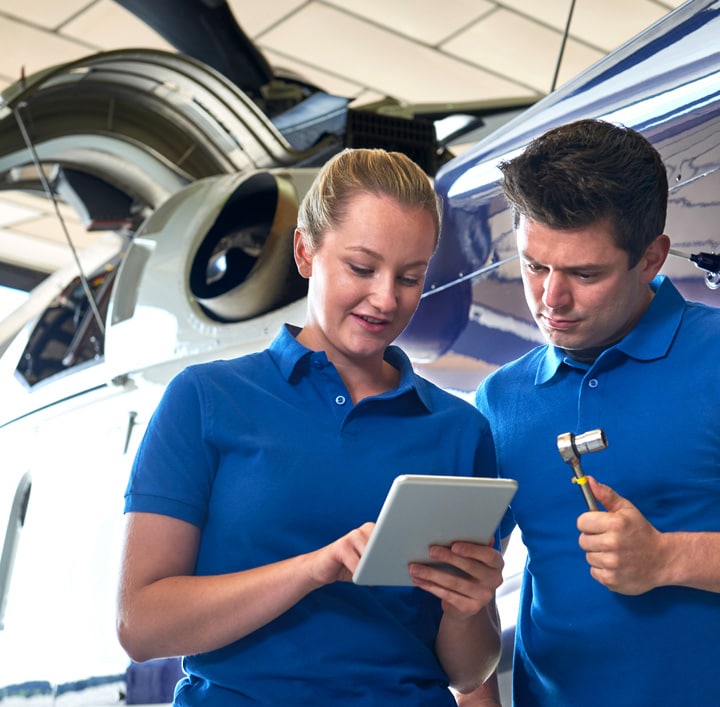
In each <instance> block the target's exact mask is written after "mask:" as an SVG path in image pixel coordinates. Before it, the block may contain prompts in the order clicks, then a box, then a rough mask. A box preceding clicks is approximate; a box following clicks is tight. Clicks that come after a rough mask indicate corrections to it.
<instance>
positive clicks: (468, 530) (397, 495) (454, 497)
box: [352, 474, 518, 586]
mask: <svg viewBox="0 0 720 707" xmlns="http://www.w3.org/2000/svg"><path fill="white" fill-rule="evenodd" d="M517 486H518V485H517V482H516V481H514V480H512V479H498V478H494V477H479V476H441V475H437V476H434V475H424V474H402V475H400V476H398V477H396V478H395V480H394V481H393V483H392V486H391V487H390V490H389V491H388V494H387V497H386V498H385V502H384V503H383V506H382V508H381V510H380V514H379V515H378V518H377V521H376V524H375V528H374V529H373V532H372V534H371V535H370V539H369V540H368V544H367V545H366V547H365V550H364V552H363V554H362V556H361V558H360V562H359V564H358V566H357V568H356V569H355V572H354V573H353V578H352V581H353V582H354V583H355V584H363V585H382V586H411V585H412V580H411V579H410V574H409V572H408V569H407V566H408V563H410V562H422V563H424V564H437V563H435V562H433V561H432V560H430V558H429V557H428V548H429V546H430V545H446V546H448V545H450V544H451V543H452V542H454V541H457V540H468V541H471V542H476V543H479V544H488V543H489V542H490V541H491V540H492V539H493V536H494V534H495V531H496V530H497V527H498V525H499V523H500V521H501V520H502V517H503V515H504V513H505V511H506V510H507V507H508V505H509V503H510V501H511V500H512V498H513V496H514V495H515V492H516V491H517Z"/></svg>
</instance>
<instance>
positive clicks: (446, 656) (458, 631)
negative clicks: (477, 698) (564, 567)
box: [410, 542, 504, 693]
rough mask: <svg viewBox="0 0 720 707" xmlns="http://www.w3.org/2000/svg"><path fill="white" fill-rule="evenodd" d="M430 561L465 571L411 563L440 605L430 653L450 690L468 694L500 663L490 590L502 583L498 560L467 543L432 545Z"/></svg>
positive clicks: (415, 574) (486, 549)
mask: <svg viewBox="0 0 720 707" xmlns="http://www.w3.org/2000/svg"><path fill="white" fill-rule="evenodd" d="M430 557H432V559H433V560H436V561H438V562H441V563H445V564H450V565H453V566H454V567H456V568H458V569H459V570H462V572H463V573H464V574H463V575H460V574H455V573H453V572H447V571H445V570H442V569H439V568H437V567H431V566H428V565H421V564H412V565H410V573H411V575H412V577H413V581H414V583H415V584H416V585H417V586H419V587H421V588H422V589H425V590H426V591H428V592H430V593H431V594H434V595H435V596H437V597H438V598H439V599H440V600H441V602H442V609H443V617H442V620H441V622H440V628H439V630H438V635H437V638H436V641H435V650H436V652H437V656H438V660H439V661H440V663H441V665H442V666H443V668H444V670H445V672H446V673H447V674H448V678H449V681H450V686H451V687H452V688H453V689H455V690H457V691H458V692H461V693H462V692H470V691H472V690H474V689H476V688H477V687H479V686H480V685H482V684H483V683H484V682H485V680H486V679H487V678H488V676H490V675H491V674H492V673H493V671H494V670H495V668H496V667H497V664H498V661H499V660H500V649H501V641H500V621H499V619H498V615H497V611H496V608H495V590H496V589H497V588H498V587H499V586H500V584H501V583H502V570H503V566H504V562H503V558H502V555H501V554H500V553H499V552H498V551H497V550H495V549H493V548H492V547H488V546H485V545H477V544H474V543H468V542H456V543H453V545H452V547H450V548H447V547H441V546H433V547H431V548H430Z"/></svg>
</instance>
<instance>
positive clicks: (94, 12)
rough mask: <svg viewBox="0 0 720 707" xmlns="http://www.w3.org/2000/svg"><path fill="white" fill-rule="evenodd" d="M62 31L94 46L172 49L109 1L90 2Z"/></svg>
mask: <svg viewBox="0 0 720 707" xmlns="http://www.w3.org/2000/svg"><path fill="white" fill-rule="evenodd" d="M62 33H63V34H64V35H66V36H68V37H73V38H76V39H85V41H89V42H92V44H93V45H94V46H95V47H97V48H98V49H121V48H128V47H147V48H150V49H166V50H171V49H172V47H171V46H170V44H168V43H167V42H166V41H165V40H164V39H163V38H162V37H161V36H160V35H159V34H158V33H157V32H155V31H154V30H152V29H150V28H149V27H148V26H147V25H146V24H144V23H143V22H141V21H140V20H139V19H138V18H137V17H135V15H133V14H132V13H131V12H128V11H127V10H126V9H125V8H124V7H122V6H121V5H118V4H117V3H116V2H112V0H100V2H98V3H95V4H93V5H92V6H90V8H89V9H88V10H87V11H86V12H83V13H82V14H80V15H78V16H77V17H76V18H75V19H74V20H72V21H71V22H68V23H67V24H66V25H65V26H64V27H63V28H62Z"/></svg>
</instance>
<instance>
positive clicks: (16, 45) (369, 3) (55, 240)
mask: <svg viewBox="0 0 720 707" xmlns="http://www.w3.org/2000/svg"><path fill="white" fill-rule="evenodd" d="M149 1H152V0H149ZM229 4H230V6H231V7H232V10H233V12H234V14H235V17H236V19H237V21H238V23H239V24H240V26H241V27H242V28H243V29H244V31H245V32H246V33H247V34H248V35H249V36H250V37H251V38H252V39H253V40H254V41H255V42H256V44H257V45H258V47H259V48H260V49H261V51H262V52H263V53H264V54H265V56H266V57H267V59H268V61H269V62H270V63H271V64H272V65H273V66H274V67H278V68H282V69H289V70H291V71H293V72H295V73H297V74H300V75H302V76H303V77H305V78H306V79H308V80H309V81H311V82H313V83H315V84H316V85H318V86H319V87H321V88H323V89H324V90H326V91H327V92H329V93H333V94H338V95H342V96H347V97H350V98H352V99H354V100H355V101H356V102H357V103H358V104H362V103H368V102H371V101H374V100H376V99H378V98H381V97H384V96H386V95H387V96H392V97H394V98H395V99H398V100H400V101H401V102H408V103H452V104H458V103H463V102H478V101H481V102H487V103H491V104H492V103H497V104H499V105H503V104H508V103H510V104H512V103H513V102H515V101H518V100H528V101H532V100H536V99H538V98H540V97H542V96H543V95H545V94H546V93H547V92H549V91H550V89H551V88H552V86H553V82H554V81H555V82H556V84H557V85H561V84H562V83H564V82H565V81H567V80H568V79H570V78H572V77H573V76H575V75H576V74H578V73H579V72H580V71H582V70H583V69H585V68H586V67H588V66H590V65H591V64H593V63H594V62H595V61H597V60H598V59H600V58H602V57H603V56H604V55H605V54H607V53H608V52H610V51H612V50H613V49H615V48H616V47H618V46H619V45H621V44H622V43H624V42H625V41H626V40H628V39H629V38H631V37H632V36H634V35H635V34H637V33H638V32H640V31H641V30H643V29H644V28H646V27H647V26H649V25H650V24H652V23H653V22H655V21H656V20H658V19H660V18H661V17H663V16H664V15H665V14H667V13H668V12H670V11H671V10H673V9H675V8H676V7H678V6H680V5H681V4H682V1H681V0H575V3H574V6H573V5H572V0H545V1H543V2H538V0H444V2H439V1H438V0H389V1H388V0H324V1H322V2H321V1H319V0H304V1H301V0H268V1H266V2H247V1H246V2H242V1H241V0H229ZM571 6H572V7H573V14H572V21H571V24H570V26H569V34H568V37H567V42H566V44H565V49H564V53H563V56H562V61H561V62H560V64H559V67H557V64H558V57H559V54H560V50H561V47H562V45H563V33H564V30H565V24H566V22H567V18H568V14H569V11H570V8H571ZM0 38H1V39H2V43H1V44H0V46H2V51H0V89H4V88H5V87H7V86H8V85H10V84H11V83H13V82H14V81H15V80H17V79H18V78H19V77H20V76H21V75H22V74H23V73H24V74H25V75H29V74H31V73H34V72H35V71H38V70H40V69H44V68H46V67H48V66H51V65H54V64H57V63H61V62H66V61H70V60H74V59H78V58H80V57H83V56H86V55H88V54H92V53H95V52H98V51H102V50H108V49H118V48H126V47H149V48H156V49H166V50H172V47H170V45H168V44H167V42H166V41H165V40H163V39H162V38H161V37H159V36H158V35H157V34H156V33H155V32H153V31H152V30H151V29H149V28H148V27H147V26H145V25H144V24H142V23H141V22H140V21H139V20H138V19H137V18H136V17H135V16H134V15H132V14H131V13H130V12H128V11H127V10H125V9H124V8H123V7H122V6H120V5H119V4H117V3H116V2H114V0H92V1H88V0H61V2H58V0H23V1H22V2H18V0H0ZM457 149H462V148H461V147H458V148H457ZM62 213H63V216H64V218H65V220H66V225H67V228H68V231H69V234H70V236H71V237H72V238H73V240H74V242H75V243H76V246H77V247H78V248H82V247H83V246H85V245H88V244H89V243H90V242H92V241H93V240H95V239H96V238H97V237H98V235H99V234H97V233H93V234H87V233H86V232H85V231H84V229H83V227H82V225H81V224H80V222H79V221H78V219H77V217H76V216H75V214H74V213H72V212H71V211H70V210H69V209H68V210H63V211H62ZM8 258H9V259H10V260H11V261H12V262H15V263H17V264H22V263H24V262H28V263H30V262H32V263H33V264H34V267H36V268H42V269H47V271H48V272H49V271H51V270H53V269H55V268H56V267H58V266H59V265H61V264H65V263H66V262H69V261H70V260H71V259H72V256H71V253H70V252H69V249H68V247H67V245H66V243H65V235H64V233H63V231H62V229H61V228H60V226H59V224H58V222H57V219H56V217H55V215H54V210H53V207H52V204H51V203H50V202H49V201H45V202H44V201H38V200H36V199H31V198H30V197H27V196H23V195H19V194H17V193H14V192H13V193H5V194H2V196H1V197H0V260H7V259H8Z"/></svg>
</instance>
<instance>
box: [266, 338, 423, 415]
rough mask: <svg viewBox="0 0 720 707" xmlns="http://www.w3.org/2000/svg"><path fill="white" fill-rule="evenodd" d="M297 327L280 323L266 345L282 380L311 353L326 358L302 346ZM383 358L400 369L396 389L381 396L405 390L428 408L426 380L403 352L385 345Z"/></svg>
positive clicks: (300, 367) (294, 372)
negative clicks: (414, 368) (272, 337)
mask: <svg viewBox="0 0 720 707" xmlns="http://www.w3.org/2000/svg"><path fill="white" fill-rule="evenodd" d="M300 331H301V329H300V327H297V326H294V325H292V324H284V325H283V326H282V327H281V329H280V332H279V333H278V335H277V336H276V337H275V339H274V340H273V341H272V343H271V344H270V346H269V351H270V354H271V355H272V357H273V360H274V361H275V363H276V365H277V366H278V368H279V369H280V373H281V374H282V376H283V378H285V380H288V381H290V380H291V379H292V377H293V375H302V373H301V372H302V370H303V368H304V366H307V365H308V363H309V361H310V358H311V357H313V356H322V357H324V358H325V360H327V357H326V356H325V352H324V351H312V350H311V349H308V348H307V347H305V346H303V345H302V344H301V343H300V342H299V341H298V340H297V338H296V337H297V335H298V334H299V333H300ZM385 360H386V361H387V362H388V363H389V364H391V365H392V366H394V367H395V368H397V369H398V370H399V371H400V382H399V384H398V386H397V388H394V389H393V390H389V391H387V393H384V394H383V396H385V397H396V396H399V395H403V394H405V393H409V394H410V395H413V396H414V397H415V398H417V400H418V401H419V402H420V403H421V404H422V406H423V407H424V408H425V409H426V410H428V411H430V410H431V409H432V406H431V396H430V393H429V391H428V390H427V385H426V381H424V380H423V379H422V378H420V377H419V376H418V375H417V374H416V373H415V371H414V370H413V367H412V363H411V362H410V359H409V358H408V357H407V354H405V352H404V351H403V350H402V349H400V348H399V347H397V346H388V348H387V350H386V351H385Z"/></svg>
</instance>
